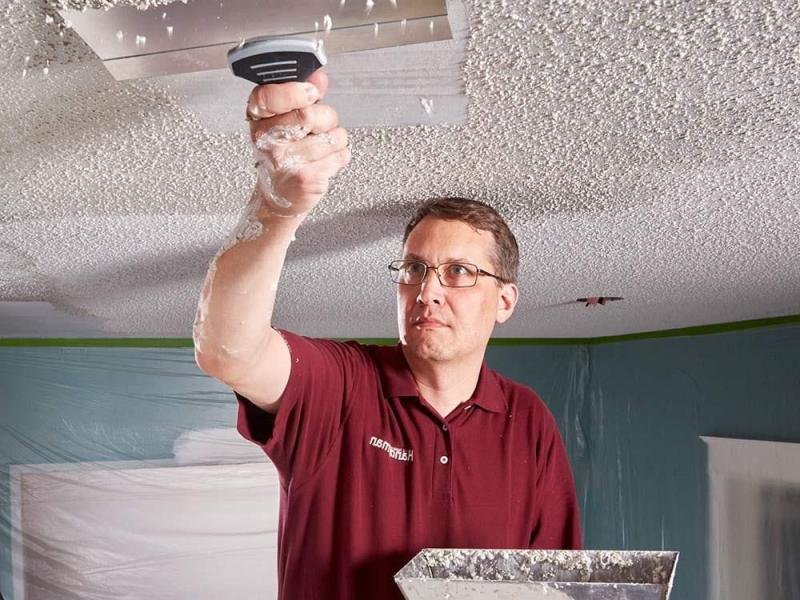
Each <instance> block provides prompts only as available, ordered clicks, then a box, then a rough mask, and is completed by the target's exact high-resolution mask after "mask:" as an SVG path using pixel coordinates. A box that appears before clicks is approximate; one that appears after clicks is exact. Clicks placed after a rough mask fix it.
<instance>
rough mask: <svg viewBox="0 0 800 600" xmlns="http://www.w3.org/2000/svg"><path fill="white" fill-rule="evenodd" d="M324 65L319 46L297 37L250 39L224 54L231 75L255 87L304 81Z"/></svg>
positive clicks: (311, 41) (323, 55)
mask: <svg viewBox="0 0 800 600" xmlns="http://www.w3.org/2000/svg"><path fill="white" fill-rule="evenodd" d="M326 62H327V58H326V56H325V53H324V52H323V50H322V45H321V44H320V43H318V42H315V41H313V40H306V39H299V38H251V39H249V40H245V41H244V42H243V43H242V44H239V45H238V46H236V47H235V48H231V49H230V50H229V51H228V65H229V66H230V68H231V71H233V74H234V75H236V76H237V77H242V78H244V79H247V80H248V81H252V82H253V83H255V84H259V85H260V84H263V83H285V82H287V81H306V80H307V79H308V78H309V77H310V76H311V74H312V73H313V72H314V71H316V70H317V69H319V68H320V67H323V66H325V63H326Z"/></svg>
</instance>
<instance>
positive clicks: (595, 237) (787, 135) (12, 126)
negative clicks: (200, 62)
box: [0, 0, 800, 337]
mask: <svg viewBox="0 0 800 600" xmlns="http://www.w3.org/2000/svg"><path fill="white" fill-rule="evenodd" d="M2 1H3V4H2V5H0V6H2V10H0V17H2V19H0V52H2V53H3V56H4V57H5V59H4V61H3V63H2V65H1V66H0V70H2V77H3V81H4V85H3V86H1V87H2V89H0V101H2V108H0V111H1V112H0V154H2V156H3V160H4V169H3V173H2V175H0V198H2V200H3V202H2V208H1V209H0V216H1V217H2V218H1V219H0V239H2V240H3V241H4V243H5V244H6V246H4V250H5V252H7V253H9V254H10V255H12V256H13V257H15V258H14V259H13V260H14V264H15V265H17V266H16V267H15V268H14V269H13V270H10V269H9V270H6V269H5V268H4V267H2V264H0V283H2V285H0V301H1V300H11V299H18V300H45V299H46V300H48V301H51V302H53V303H54V304H57V305H59V306H60V307H63V308H64V309H65V310H75V311H78V312H82V313H83V314H90V315H94V316H97V317H101V318H103V319H105V320H106V323H107V325H108V328H109V333H113V332H120V333H128V334H130V335H152V334H157V335H180V336H185V337H188V336H190V331H191V322H192V317H193V315H194V310H195V306H193V304H196V301H197V296H198V295H199V291H200V284H201V283H202V278H203V275H204V267H206V266H207V265H208V261H209V259H210V258H211V257H212V256H213V255H214V254H215V253H216V252H217V251H218V250H219V248H220V247H221V246H222V244H223V243H224V240H225V238H226V237H227V236H228V235H229V233H230V232H231V230H232V228H233V225H235V219H236V216H237V215H239V214H240V213H241V212H242V209H243V208H244V207H245V205H246V204H247V202H248V199H249V197H250V193H251V191H252V188H253V185H254V181H255V180H254V172H253V169H252V160H251V154H250V153H251V149H250V142H249V139H248V137H247V133H246V127H245V125H246V124H245V123H244V122H242V132H241V133H240V134H235V135H221V134H211V133H208V132H207V131H205V130H204V129H203V128H202V127H200V126H199V125H198V123H197V120H196V119H195V118H194V116H193V115H192V114H191V113H189V112H188V111H186V110H185V109H184V108H183V107H182V106H181V104H180V103H179V102H178V101H177V100H176V99H175V98H173V97H171V96H170V94H169V93H168V92H164V91H163V90H162V89H161V88H159V87H157V86H155V85H153V84H151V83H150V82H147V81H136V82H116V81H114V80H113V79H112V78H111V76H110V75H109V74H108V73H107V72H106V71H105V68H104V67H103V66H102V64H101V63H100V62H99V59H97V58H96V57H95V56H94V55H93V53H92V52H91V51H90V50H89V49H88V48H87V47H86V45H85V44H84V43H83V42H82V40H80V38H79V37H78V36H77V35H76V34H75V33H74V31H72V30H71V29H69V28H67V27H65V26H64V24H63V22H62V21H61V18H60V16H58V15H57V14H56V13H54V11H53V6H55V5H45V4H44V3H41V2H36V1H32V0H2ZM73 6H74V5H73ZM92 6H94V5H92ZM466 12H467V17H468V23H469V38H468V47H467V53H466V60H465V62H464V64H463V67H462V68H463V78H464V82H465V86H466V95H467V97H468V99H469V112H468V123H467V124H466V125H465V126H457V127H429V126H421V127H406V128H395V129H372V130H366V129H365V130H355V131H351V132H350V139H351V144H350V145H351V148H352V151H353V161H352V162H351V164H350V166H349V167H347V169H345V171H344V172H343V173H342V174H340V176H338V177H337V178H336V180H335V181H334V183H333V186H332V189H331V191H330V192H329V194H328V196H327V197H326V199H324V200H323V202H322V203H321V204H320V205H319V207H318V208H317V209H316V211H315V213H314V214H313V215H312V216H311V218H310V219H309V220H308V221H307V222H306V223H305V224H304V225H303V230H302V231H301V234H302V236H301V239H300V240H299V241H298V242H296V243H295V244H292V247H291V249H290V255H289V256H290V260H289V265H288V268H287V270H286V272H285V274H284V276H283V278H282V280H281V286H280V289H279V290H278V313H277V316H276V319H279V320H278V321H277V322H279V323H280V324H281V326H287V327H289V328H295V329H296V330H298V331H300V332H303V333H312V334H319V335H342V336H346V335H375V336H389V335H394V334H395V333H396V328H395V327H396V326H395V316H394V306H393V302H394V300H393V295H394V289H393V288H392V287H391V285H385V286H384V280H383V279H382V276H383V275H385V273H384V272H383V270H382V269H383V267H384V264H388V261H389V260H391V259H393V258H396V257H397V254H398V253H399V241H400V234H401V232H402V226H403V222H404V219H405V216H406V215H408V213H409V210H410V207H411V205H412V204H413V203H414V202H415V201H417V200H419V199H422V198H424V197H427V196H430V195H464V196H470V197H478V198H482V199H485V200H487V201H489V202H491V203H492V204H494V205H495V206H497V207H499V208H500V210H501V212H503V214H505V215H506V216H507V217H508V218H509V221H510V223H511V226H512V229H514V230H515V232H516V233H517V235H518V238H519V240H520V246H521V250H522V268H521V272H522V280H521V286H522V288H523V289H522V301H521V304H520V306H519V307H518V309H517V314H515V316H514V317H513V318H512V320H511V322H510V323H509V324H508V325H505V326H503V327H502V328H500V329H499V330H498V334H499V335H505V336H540V335H541V336H559V335H564V336H584V335H585V336H591V335H606V334H612V333H628V332H631V331H642V330H653V329H664V328H669V327H681V326H688V325H695V324H701V323H709V322H723V321H732V320H742V319H748V318H758V317H768V316H778V315H781V314H792V313H798V312H800V293H798V289H800V244H798V243H797V231H798V230H800V208H799V207H798V202H797V200H796V199H797V198H798V197H800V173H798V170H797V168H796V166H797V163H798V158H799V157H800V131H799V129H800V125H798V123H800V85H799V84H800V69H798V60H800V50H798V48H800V32H799V31H798V20H799V19H800V7H799V6H798V4H797V2H775V3H769V4H767V3H752V2H745V1H733V2H728V3H704V2H700V3H686V4H681V5H678V6H673V5H672V4H671V3H667V2H657V1H652V2H637V3H631V4H629V5H624V6H621V5H620V4H619V3H616V2H610V1H601V2H580V1H574V2H562V3H547V4H545V3H535V2H528V1H527V0H518V1H510V0H506V1H500V0H497V1H489V0H484V1H474V2H467V3H466ZM47 15H50V16H52V17H53V23H45V19H46V16H47ZM322 17H323V15H320V22H321V23H322V22H323V19H322ZM333 18H335V15H333ZM179 25H180V24H176V31H177V27H178V26H179ZM62 34H63V35H62ZM135 34H136V32H125V35H126V36H127V35H134V36H135ZM134 39H135V38H134ZM441 43H445V42H441ZM420 52H425V50H424V48H422V47H420ZM385 55H386V54H385V53H384V54H381V56H385ZM26 57H29V58H28V59H27V60H26ZM332 60H335V57H333V58H332ZM48 61H49V64H48ZM397 66H398V68H402V65H397ZM45 68H48V74H47V75H44V69H45ZM23 69H25V70H26V74H25V76H24V77H23ZM431 69H433V70H436V69H437V65H435V64H433V65H431ZM362 85H363V87H362V88H359V89H354V90H353V93H354V94H356V93H357V94H369V93H370V89H369V76H368V74H367V73H365V76H364V78H363V83H362ZM410 91H412V92H413V90H410ZM419 98H421V99H425V100H426V101H428V102H429V104H428V106H430V107H431V108H432V110H433V111H434V113H435V111H436V108H437V106H438V104H437V101H436V96H435V95H434V94H431V93H430V91H427V90H426V91H425V92H424V93H420V94H419ZM418 109H419V111H420V112H421V114H422V115H423V116H425V112H426V108H425V103H423V102H422V100H420V101H419V105H418ZM231 110H233V111H236V112H238V113H241V112H243V105H242V106H232V107H231ZM343 217H347V218H343ZM142 227H147V228H150V229H149V230H147V231H143V230H142V229H141V228H142ZM153 228H155V229H153ZM167 230H168V232H167ZM155 232H159V235H155ZM145 239H146V240H147V243H148V246H147V248H148V252H149V254H147V255H143V254H142V251H143V247H142V246H141V243H142V242H143V241H144V240H145ZM170 257H173V258H170ZM119 267H124V268H122V270H121V272H119V273H118V272H117V270H116V268H119ZM368 267H369V268H372V267H374V271H375V272H374V274H373V273H372V272H371V271H368ZM176 268H177V269H179V271H180V273H181V276H179V277H177V278H176V277H175V273H174V271H173V270H172V269H176ZM336 272H346V273H349V274H350V275H349V276H348V277H342V278H338V279H337V278H332V277H326V276H325V274H327V273H336ZM69 274H72V275H71V276H70V275H69ZM76 275H79V276H77V277H76ZM109 282H110V283H111V284H112V285H111V286H110V287H109V286H108V285H107V284H108V283H109ZM354 282H357V283H358V286H356V285H354ZM368 284H369V285H368ZM585 295H621V296H624V297H625V298H626V300H625V302H621V303H615V305H614V306H609V307H605V308H607V309H608V310H605V311H604V312H603V313H602V314H599V313H597V312H595V313H594V314H593V315H586V314H584V313H580V311H578V312H575V311H574V310H573V309H572V308H571V307H570V308H566V307H559V306H557V305H558V304H559V303H561V302H564V301H567V300H570V299H573V300H574V298H577V297H581V296H585ZM289 297H293V298H300V297H302V298H304V302H293V303H291V304H289V303H286V302H284V303H283V304H282V303H281V300H282V299H285V298H289ZM330 298H337V302H336V303H331V302H330V301H329V300H328V299H330ZM354 306H359V307H363V310H359V311H353V307H354ZM0 310H1V308H0ZM354 312H358V313H359V314H354ZM587 312H588V311H587ZM0 335H2V332H0Z"/></svg>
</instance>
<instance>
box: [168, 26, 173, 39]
mask: <svg viewBox="0 0 800 600" xmlns="http://www.w3.org/2000/svg"><path fill="white" fill-rule="evenodd" d="M172 31H173V27H172V25H167V37H168V38H172Z"/></svg>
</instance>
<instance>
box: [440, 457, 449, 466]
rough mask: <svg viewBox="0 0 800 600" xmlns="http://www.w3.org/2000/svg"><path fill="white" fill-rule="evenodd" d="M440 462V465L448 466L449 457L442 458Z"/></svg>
mask: <svg viewBox="0 0 800 600" xmlns="http://www.w3.org/2000/svg"><path fill="white" fill-rule="evenodd" d="M439 462H440V463H442V464H443V465H446V464H447V457H446V456H442V457H441V458H440V459H439Z"/></svg>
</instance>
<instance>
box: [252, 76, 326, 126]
mask: <svg viewBox="0 0 800 600" xmlns="http://www.w3.org/2000/svg"><path fill="white" fill-rule="evenodd" d="M327 89H328V76H327V75H325V73H323V72H321V71H315V72H314V73H312V74H311V76H310V77H309V78H308V81H305V82H297V81H292V82H288V83H267V84H263V85H259V86H256V87H254V88H253V90H252V91H251V92H250V97H249V98H248V100H247V114H250V115H252V116H253V117H255V118H256V119H267V118H269V117H273V116H275V115H282V114H284V113H288V112H290V111H292V110H295V109H298V108H305V107H306V106H310V105H311V104H314V103H315V102H316V101H317V100H319V99H320V98H322V97H323V96H324V95H325V91H327Z"/></svg>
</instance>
